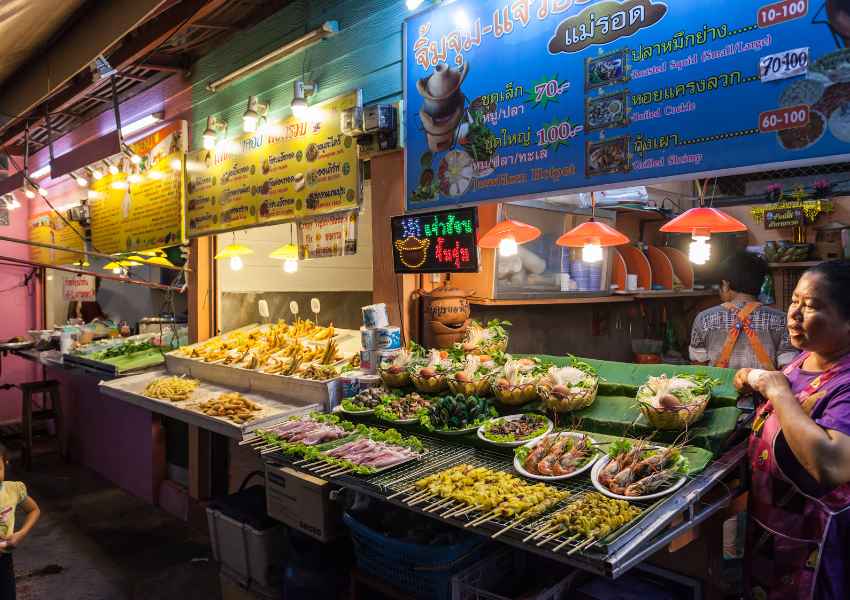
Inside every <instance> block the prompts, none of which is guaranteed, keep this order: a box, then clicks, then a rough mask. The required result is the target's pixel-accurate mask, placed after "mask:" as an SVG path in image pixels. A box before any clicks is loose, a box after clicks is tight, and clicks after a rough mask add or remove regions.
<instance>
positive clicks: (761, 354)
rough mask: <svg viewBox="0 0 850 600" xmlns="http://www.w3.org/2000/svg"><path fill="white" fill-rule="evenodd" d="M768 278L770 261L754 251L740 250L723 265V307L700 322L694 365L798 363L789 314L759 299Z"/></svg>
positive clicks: (692, 353)
mask: <svg viewBox="0 0 850 600" xmlns="http://www.w3.org/2000/svg"><path fill="white" fill-rule="evenodd" d="M767 274H768V266H767V263H766V262H765V260H764V259H763V258H762V257H760V256H757V255H755V254H751V253H749V252H738V253H736V254H734V255H732V256H730V257H729V258H727V259H726V260H725V261H723V263H721V265H720V277H721V279H722V281H721V284H720V299H721V300H722V301H723V303H722V304H720V305H719V306H715V307H713V308H710V309H708V310H705V311H703V312H701V313H700V314H699V315H697V318H696V319H695V320H694V326H693V331H692V333H691V345H690V349H689V350H690V358H691V362H693V363H695V364H702V365H711V366H714V367H725V368H729V369H747V368H748V369H767V370H770V371H774V370H776V369H777V368H780V369H781V368H782V367H784V366H785V365H787V364H789V363H791V361H793V360H794V358H795V357H796V356H797V351H796V350H795V349H794V347H793V346H792V345H791V342H790V340H789V339H788V330H787V317H786V315H785V313H783V312H780V311H778V310H775V309H773V308H768V307H766V306H764V305H762V304H761V303H760V302H759V301H758V294H759V292H760V291H761V286H762V283H763V282H764V278H765V277H766V276H767Z"/></svg>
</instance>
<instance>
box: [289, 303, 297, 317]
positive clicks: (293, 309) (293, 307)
mask: <svg viewBox="0 0 850 600" xmlns="http://www.w3.org/2000/svg"><path fill="white" fill-rule="evenodd" d="M289 312H291V313H292V314H293V315H297V314H298V303H297V302H296V301H295V300H293V301H292V302H290V303H289Z"/></svg>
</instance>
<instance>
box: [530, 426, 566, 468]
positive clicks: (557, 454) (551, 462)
mask: <svg viewBox="0 0 850 600" xmlns="http://www.w3.org/2000/svg"><path fill="white" fill-rule="evenodd" d="M569 440H570V437H569V436H566V435H562V436H559V437H558V441H557V442H555V443H554V444H553V445H552V447H551V448H550V449H549V453H548V454H546V457H545V458H544V459H543V460H541V461H540V462H539V463H537V471H538V472H539V473H540V474H541V475H548V476H552V475H554V474H555V473H554V472H553V468H554V467H555V465H556V464H558V459H559V458H561V455H562V454H563V453H564V448H566V446H567V443H568V442H569Z"/></svg>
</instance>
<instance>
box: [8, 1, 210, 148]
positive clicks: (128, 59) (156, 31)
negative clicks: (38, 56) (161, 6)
mask: <svg viewBox="0 0 850 600" xmlns="http://www.w3.org/2000/svg"><path fill="white" fill-rule="evenodd" d="M127 1H128V2H135V1H137V0H127ZM226 2H227V0H182V1H181V2H179V3H176V4H175V3H172V4H171V5H170V6H168V8H166V9H165V10H162V11H161V12H160V13H159V14H158V15H157V16H156V17H154V18H151V19H149V20H147V21H146V22H145V23H143V24H142V25H141V26H139V27H137V28H136V29H134V30H133V31H132V34H130V35H128V36H126V37H125V38H124V39H123V40H122V41H121V42H120V43H119V45H118V46H117V47H116V49H115V50H114V51H113V52H111V53H110V54H109V56H108V60H109V63H110V64H111V65H112V67H113V68H115V69H116V70H118V71H121V70H123V69H126V68H128V67H130V66H133V65H137V64H138V63H140V62H143V61H144V60H145V59H146V58H147V57H148V56H149V55H151V54H152V53H153V52H154V51H155V50H156V49H157V48H159V47H160V46H161V45H162V44H164V43H165V42H166V41H168V39H169V38H171V37H172V36H173V35H175V34H176V33H178V32H180V31H182V30H183V29H185V28H186V27H188V26H189V25H191V24H192V23H194V22H195V21H200V20H202V19H204V18H206V17H207V16H209V15H210V14H212V13H213V12H215V11H216V10H218V9H219V8H220V7H221V6H222V5H223V4H225V3H226ZM89 25H90V24H89V23H88V22H86V23H85V27H86V28H88V27H89ZM145 67H146V68H151V69H153V66H149V65H148V66H145ZM184 70H185V68H184ZM99 85H102V83H101V81H100V80H95V79H94V78H93V76H92V73H91V71H90V70H89V69H86V70H84V71H81V72H79V73H78V74H77V75H76V76H74V78H73V79H72V80H70V81H69V82H67V85H66V86H65V87H64V89H61V90H59V91H58V92H57V93H55V94H53V95H52V96H50V97H49V98H48V99H47V100H46V102H47V103H48V106H49V109H50V110H51V111H57V110H68V109H69V108H70V107H71V106H73V105H74V104H75V103H76V102H78V101H79V100H80V99H82V98H83V97H84V96H86V95H87V94H91V93H92V92H93V91H94V90H95V89H96V88H97V87H98V86H99ZM25 112H26V111H21V112H19V113H13V114H24V113H25ZM30 112H31V113H36V114H43V113H44V111H43V109H41V108H40V106H35V107H34V108H33V109H31V111H30ZM42 122H43V118H37V119H31V120H30V126H31V127H32V126H34V125H39V124H41V123H42ZM25 128H26V125H25V120H24V119H17V120H12V121H10V122H8V123H6V124H5V126H3V127H0V148H5V149H7V150H8V148H9V146H10V145H13V144H16V143H17V142H18V141H19V140H20V139H21V137H22V136H23V134H24V130H25Z"/></svg>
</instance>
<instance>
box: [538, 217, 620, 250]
mask: <svg viewBox="0 0 850 600" xmlns="http://www.w3.org/2000/svg"><path fill="white" fill-rule="evenodd" d="M555 243H556V244H558V245H559V246H567V247H570V248H582V247H584V246H586V245H588V244H596V245H599V246H622V245H623V244H628V243H629V238H628V236H625V235H623V234H622V233H620V232H619V231H617V230H616V229H614V228H613V227H611V226H610V225H606V224H605V223H600V222H599V221H587V222H586V223H582V224H581V225H578V226H576V227H573V228H572V229H570V230H569V231H568V232H566V233H565V234H564V235H562V236H561V237H559V238H558V239H557V241H556V242H555Z"/></svg>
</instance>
